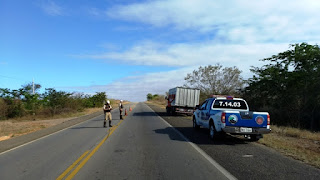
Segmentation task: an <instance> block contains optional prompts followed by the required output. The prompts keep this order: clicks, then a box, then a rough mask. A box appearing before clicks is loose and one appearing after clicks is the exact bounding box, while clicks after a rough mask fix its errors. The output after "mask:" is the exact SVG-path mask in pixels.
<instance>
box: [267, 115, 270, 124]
mask: <svg viewBox="0 0 320 180" xmlns="http://www.w3.org/2000/svg"><path fill="white" fill-rule="evenodd" d="M267 118H268V124H267V125H270V115H269V114H268V116H267Z"/></svg>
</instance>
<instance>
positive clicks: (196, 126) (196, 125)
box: [192, 116, 200, 130]
mask: <svg viewBox="0 0 320 180" xmlns="http://www.w3.org/2000/svg"><path fill="white" fill-rule="evenodd" d="M192 122H193V123H192V124H193V128H194V129H195V130H198V129H200V126H199V125H198V124H197V121H196V118H195V117H194V116H193V118H192Z"/></svg>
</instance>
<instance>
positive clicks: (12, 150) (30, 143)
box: [0, 115, 102, 156]
mask: <svg viewBox="0 0 320 180" xmlns="http://www.w3.org/2000/svg"><path fill="white" fill-rule="evenodd" d="M99 116H102V115H99ZM99 116H96V117H99ZM96 117H93V118H96ZM93 118H90V119H87V120H85V121H83V122H80V123H77V124H75V125H73V126H77V125H80V124H82V123H85V122H86V121H88V120H91V119H93ZM73 126H69V127H66V128H64V129H61V130H59V131H56V132H54V133H51V134H48V135H46V136H43V137H41V138H38V139H35V140H32V141H29V142H27V143H25V144H21V145H19V146H17V147H14V148H11V149H8V150H6V151H3V152H1V153H0V156H1V155H2V154H5V153H7V152H10V151H13V150H15V149H18V148H21V147H23V146H26V145H28V144H31V143H33V142H35V141H38V140H40V139H43V138H46V137H48V136H51V135H54V134H56V133H59V132H61V131H64V130H66V129H69V128H72V127H73Z"/></svg>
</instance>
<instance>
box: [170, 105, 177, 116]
mask: <svg viewBox="0 0 320 180" xmlns="http://www.w3.org/2000/svg"><path fill="white" fill-rule="evenodd" d="M171 114H172V116H175V115H177V112H176V108H174V107H172V108H171Z"/></svg>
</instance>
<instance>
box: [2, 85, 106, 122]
mask: <svg viewBox="0 0 320 180" xmlns="http://www.w3.org/2000/svg"><path fill="white" fill-rule="evenodd" d="M40 88H41V85H40V84H35V85H34V89H35V93H33V85H32V83H29V84H26V85H23V86H22V88H19V89H15V90H10V89H8V88H0V120H5V119H9V118H17V117H23V116H28V115H32V116H33V115H38V116H39V115H40V116H41V115H42V116H44V117H47V116H54V115H57V114H63V113H73V112H79V111H83V110H84V109H85V108H93V107H102V106H103V103H104V101H105V99H106V98H107V95H106V93H105V92H97V93H96V94H95V95H92V96H91V95H84V94H82V93H69V92H65V91H57V90H56V89H54V88H47V89H45V92H44V93H38V91H39V89H40Z"/></svg>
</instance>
